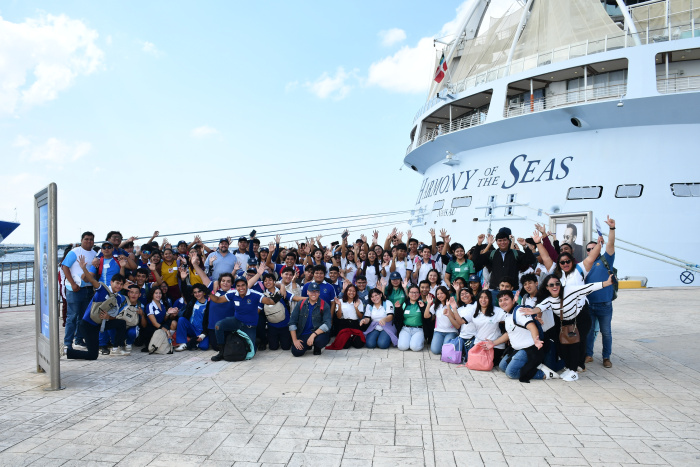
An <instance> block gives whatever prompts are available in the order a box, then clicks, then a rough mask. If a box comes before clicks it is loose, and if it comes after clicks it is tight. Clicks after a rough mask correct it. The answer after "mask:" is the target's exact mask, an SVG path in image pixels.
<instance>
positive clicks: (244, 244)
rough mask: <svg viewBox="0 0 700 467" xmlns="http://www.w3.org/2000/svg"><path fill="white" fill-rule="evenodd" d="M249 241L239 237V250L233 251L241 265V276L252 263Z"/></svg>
mask: <svg viewBox="0 0 700 467" xmlns="http://www.w3.org/2000/svg"><path fill="white" fill-rule="evenodd" d="M248 245H249V242H248V239H247V238H245V237H239V238H238V248H237V249H235V250H233V254H234V256H235V257H236V262H238V264H239V265H240V272H239V273H238V275H239V276H242V275H243V271H245V270H246V269H248V264H249V263H250V259H251V258H252V256H251V255H250V253H249V252H248Z"/></svg>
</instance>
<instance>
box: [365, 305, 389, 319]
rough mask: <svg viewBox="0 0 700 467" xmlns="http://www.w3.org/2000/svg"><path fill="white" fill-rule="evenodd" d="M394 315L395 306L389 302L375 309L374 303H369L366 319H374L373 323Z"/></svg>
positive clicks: (366, 309)
mask: <svg viewBox="0 0 700 467" xmlns="http://www.w3.org/2000/svg"><path fill="white" fill-rule="evenodd" d="M393 314H394V305H392V304H391V302H390V301H389V300H387V301H385V302H384V304H383V305H382V306H380V307H379V308H375V306H374V304H373V303H368V304H367V307H366V308H365V315H364V317H365V318H372V321H379V320H380V319H383V318H386V317H387V316H388V315H393Z"/></svg>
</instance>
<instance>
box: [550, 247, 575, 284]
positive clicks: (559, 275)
mask: <svg viewBox="0 0 700 467" xmlns="http://www.w3.org/2000/svg"><path fill="white" fill-rule="evenodd" d="M565 257H566V258H569V259H570V260H571V272H574V271H575V270H576V264H578V263H576V259H575V258H574V255H572V254H571V253H562V254H560V255H559V258H557V267H556V268H555V269H554V275H555V276H557V278H558V279H561V278H562V277H563V276H565V275H566V274H565V273H564V271H562V270H561V264H559V261H561V259H562V258H565Z"/></svg>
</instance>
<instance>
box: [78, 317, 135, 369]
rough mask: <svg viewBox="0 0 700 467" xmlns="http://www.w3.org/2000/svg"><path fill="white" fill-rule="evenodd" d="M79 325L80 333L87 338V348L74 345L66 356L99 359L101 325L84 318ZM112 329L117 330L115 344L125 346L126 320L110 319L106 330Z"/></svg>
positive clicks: (106, 324)
mask: <svg viewBox="0 0 700 467" xmlns="http://www.w3.org/2000/svg"><path fill="white" fill-rule="evenodd" d="M78 326H80V334H81V335H82V336H83V339H85V347H87V350H75V349H73V348H72V347H68V349H67V350H66V356H67V357H68V358H69V359H71V360H97V355H98V354H99V349H100V326H95V325H92V324H90V323H88V322H87V321H85V320H82V319H81V320H80V323H79V324H78ZM110 329H113V330H114V331H116V337H115V339H114V340H115V345H116V346H117V347H123V346H124V339H125V338H126V321H124V320H121V319H110V320H108V321H107V323H105V331H107V330H110Z"/></svg>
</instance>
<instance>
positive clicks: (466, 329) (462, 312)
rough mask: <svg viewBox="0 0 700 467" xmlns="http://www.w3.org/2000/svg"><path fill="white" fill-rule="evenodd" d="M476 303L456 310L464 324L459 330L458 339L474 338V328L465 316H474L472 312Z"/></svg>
mask: <svg viewBox="0 0 700 467" xmlns="http://www.w3.org/2000/svg"><path fill="white" fill-rule="evenodd" d="M476 305H477V304H476V303H470V304H469V305H464V306H462V307H459V308H458V309H457V313H458V314H459V316H461V317H462V318H464V321H466V323H464V324H463V325H462V326H461V327H460V329H459V337H461V338H462V339H471V338H472V337H474V336H476V326H475V325H474V323H473V322H469V320H468V319H467V315H469V316H474V310H475V309H476Z"/></svg>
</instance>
